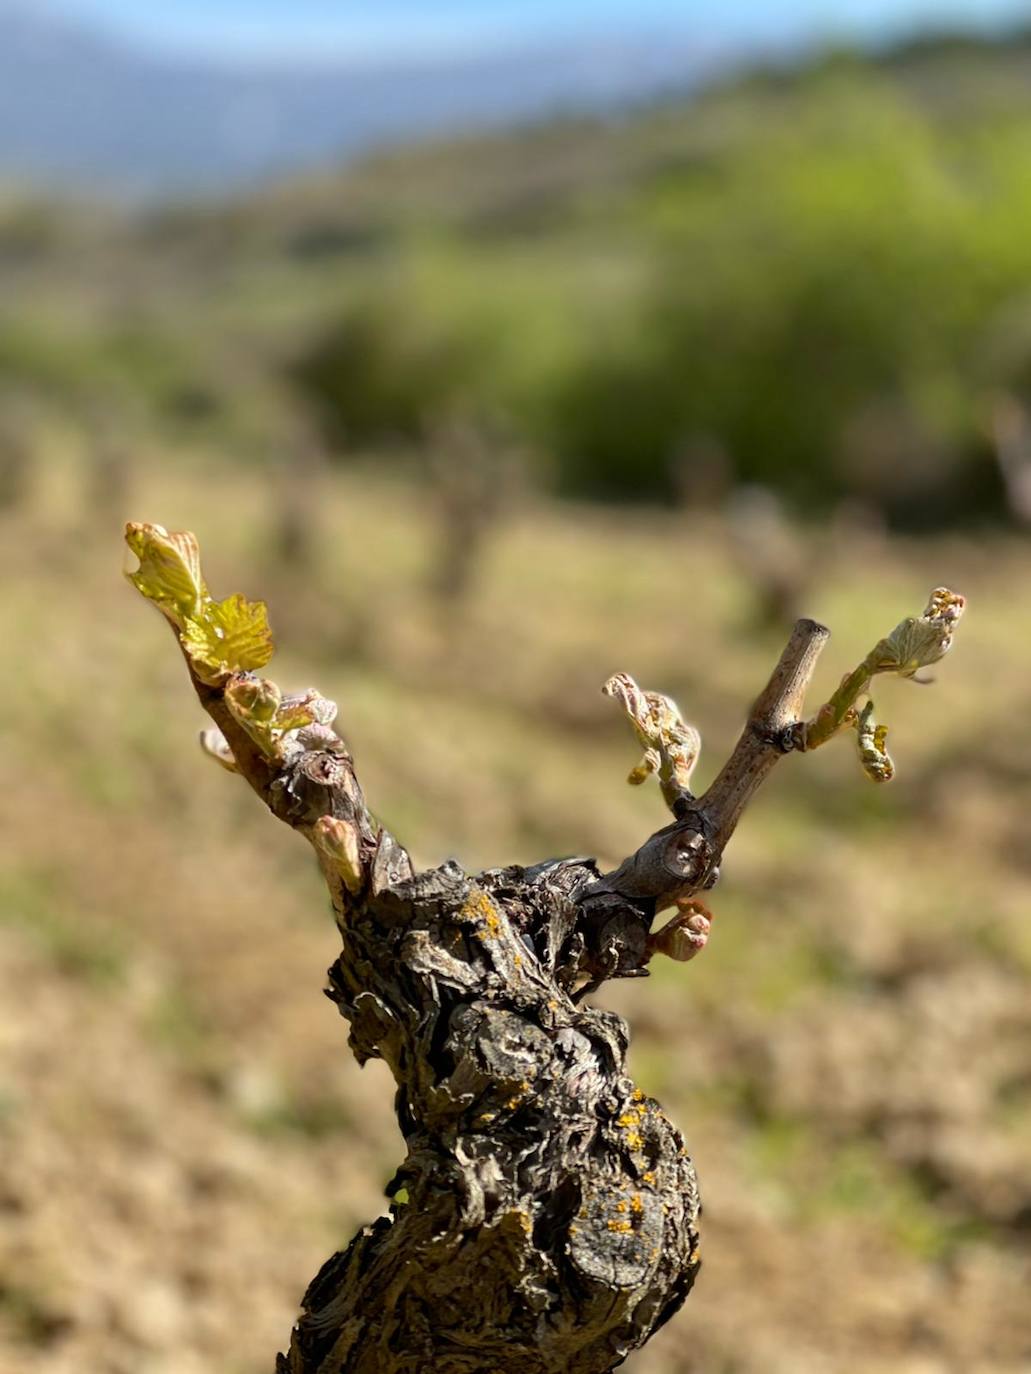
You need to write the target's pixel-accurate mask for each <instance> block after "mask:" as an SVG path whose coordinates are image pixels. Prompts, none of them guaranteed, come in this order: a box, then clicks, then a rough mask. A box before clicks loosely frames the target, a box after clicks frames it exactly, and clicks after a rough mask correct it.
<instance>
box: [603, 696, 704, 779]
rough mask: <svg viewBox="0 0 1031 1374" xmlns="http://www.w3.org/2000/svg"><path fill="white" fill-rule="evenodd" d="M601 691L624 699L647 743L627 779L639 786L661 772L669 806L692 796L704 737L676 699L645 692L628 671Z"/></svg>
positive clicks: (643, 740)
mask: <svg viewBox="0 0 1031 1374" xmlns="http://www.w3.org/2000/svg"><path fill="white" fill-rule="evenodd" d="M601 690H602V691H603V692H604V694H605V695H606V696H609V697H616V698H617V699H618V700H619V701H620V703H621V704H622V707H623V710H624V711H625V712H626V713H627V715H628V716H629V718H630V721H631V723H632V725H633V727H634V733H635V734H636V735H637V738H638V740H639V741H640V743H641V744H642V745H643V746H644V757H643V758H642V759H641V762H640V763H639V764H638V765H637V767H636V768H634V769H633V770H632V771H631V773H630V775H629V777H628V778H627V782H629V783H631V784H633V785H634V786H637V785H638V784H640V783H642V782H644V781H645V779H646V778H648V777H649V776H650V775H651V774H652V773H657V774H658V777H659V784H660V786H661V788H662V795H663V797H664V798H665V800H666V803H667V805H669V806H673V805H674V804H675V803H676V802H677V801H679V800H680V799H681V798H682V797H684V796H685V795H690V784H691V774H692V772H693V771H694V766H695V764H696V763H697V762H698V755H699V754H700V753H701V748H702V737H701V735H699V733H698V731H697V730H696V729H695V728H694V726H693V725H688V724H687V722H686V721H685V720H684V719H683V717H682V716H681V714H680V711H679V710H678V708H677V704H676V702H675V701H672V700H671V699H670V698H669V697H665V696H662V695H661V694H660V693H659V692H644V691H642V690H641V688H640V687H638V685H637V683H636V682H635V681H634V679H633V678H632V677H630V675H629V674H628V673H616V674H615V676H614V677H610V678H609V680H608V682H606V684H605V686H604V687H603V688H602V689H601Z"/></svg>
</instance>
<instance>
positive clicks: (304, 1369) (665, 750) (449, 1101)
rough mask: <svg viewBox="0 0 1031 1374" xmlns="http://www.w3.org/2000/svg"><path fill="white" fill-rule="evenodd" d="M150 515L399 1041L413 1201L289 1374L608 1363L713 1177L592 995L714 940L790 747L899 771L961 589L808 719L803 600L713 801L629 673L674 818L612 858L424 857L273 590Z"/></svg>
mask: <svg viewBox="0 0 1031 1374" xmlns="http://www.w3.org/2000/svg"><path fill="white" fill-rule="evenodd" d="M126 539H127V542H128V544H129V547H130V548H131V549H132V551H133V552H134V553H135V554H136V555H137V557H138V558H139V564H140V566H139V570H138V571H137V572H135V573H132V574H130V578H131V580H132V582H133V583H134V584H135V586H136V587H137V589H138V590H139V591H140V592H141V593H142V594H143V595H144V596H145V597H147V598H148V599H149V600H150V601H152V602H154V603H155V605H156V606H157V607H158V608H159V609H160V610H161V611H162V612H163V614H164V615H165V617H166V619H167V620H168V621H169V622H170V624H171V625H172V627H173V629H174V631H175V633H176V637H177V640H178V642H179V645H180V648H181V650H182V652H183V656H184V658H185V661H186V665H187V668H188V670H189V673H190V677H191V680H192V682H193V685H194V688H195V690H196V692H197V695H198V697H199V699H200V702H201V705H202V706H203V707H204V709H205V710H206V711H207V713H208V715H209V716H210V717H211V720H212V722H213V727H212V728H210V729H208V730H207V731H205V732H204V735H203V737H202V742H203V744H204V747H205V749H206V751H207V752H208V753H209V754H211V755H212V756H213V757H214V758H215V759H216V760H217V761H218V762H219V763H220V764H222V766H223V767H225V768H227V769H228V770H229V771H231V772H234V773H238V774H240V775H241V776H242V777H243V778H244V779H245V781H246V782H247V783H249V784H250V786H251V787H252V788H253V789H254V791H255V792H256V793H257V794H258V796H259V797H260V798H261V799H262V800H263V801H264V802H265V804H266V805H267V806H268V808H269V810H270V811H271V812H272V813H273V815H275V816H276V817H278V818H279V819H280V820H282V821H284V822H286V824H287V825H289V826H290V827H291V828H292V829H294V830H296V831H298V832H299V833H300V834H301V835H303V836H304V837H305V838H306V839H307V840H308V841H309V842H310V843H311V844H312V846H313V847H314V850H315V853H316V855H317V857H318V861H319V864H320V865H321V868H322V872H323V874H324V875H325V878H326V882H327V884H328V886H329V891H330V895H331V897H332V901H333V908H334V911H335V913H336V921H337V926H338V928H339V931H340V936H341V943H342V949H341V953H340V957H339V958H338V959H337V960H336V962H335V963H334V965H333V967H332V968H331V969H330V971H329V987H328V989H327V992H328V995H329V996H330V997H331V998H332V1000H333V1001H334V1002H335V1003H336V1005H337V1006H338V1007H339V1009H340V1012H341V1014H342V1015H343V1016H344V1017H345V1018H346V1020H347V1021H348V1022H349V1023H350V1036H349V1044H350V1046H351V1049H352V1051H353V1053H354V1054H355V1056H356V1058H357V1059H358V1062H359V1063H364V1062H365V1061H366V1060H368V1059H371V1058H374V1057H377V1058H381V1059H383V1060H384V1061H385V1062H386V1064H387V1065H388V1066H389V1067H390V1069H391V1071H392V1073H393V1075H394V1078H395V1080H396V1082H397V1097H396V1109H397V1116H398V1121H399V1123H400V1127H401V1131H402V1134H403V1136H404V1139H405V1142H406V1145H407V1150H408V1153H407V1157H406V1158H405V1160H404V1162H403V1163H402V1164H401V1166H400V1168H399V1169H398V1171H397V1173H396V1175H395V1177H394V1179H393V1181H392V1183H391V1184H390V1185H389V1188H388V1193H389V1195H390V1196H391V1199H392V1201H391V1207H390V1213H389V1215H387V1216H381V1217H379V1218H378V1219H377V1220H376V1221H374V1222H373V1223H372V1224H371V1225H368V1226H365V1227H363V1228H362V1230H361V1231H360V1232H359V1233H358V1235H357V1236H355V1238H354V1240H353V1241H352V1242H351V1244H350V1246H349V1247H348V1248H347V1250H345V1251H343V1252H342V1253H340V1254H336V1255H334V1256H332V1258H330V1259H329V1260H327V1262H326V1263H325V1265H323V1267H322V1269H321V1271H320V1272H319V1273H318V1274H317V1275H316V1277H315V1278H314V1279H313V1281H312V1283H311V1284H310V1286H309V1288H308V1291H307V1293H306V1294H305V1296H304V1300H303V1308H302V1315H301V1317H300V1319H299V1321H298V1322H297V1324H296V1326H295V1327H294V1330H293V1332H292V1335H291V1340H290V1348H289V1351H288V1352H287V1353H286V1354H281V1355H279V1357H278V1359H277V1361H276V1370H277V1374H425V1372H426V1371H428V1370H434V1371H436V1374H517V1372H518V1374H607V1371H610V1370H612V1369H615V1368H616V1367H617V1366H618V1365H619V1364H621V1363H622V1362H623V1360H624V1359H625V1358H626V1356H627V1355H628V1354H629V1353H630V1352H632V1351H634V1350H636V1349H638V1348H640V1347H641V1346H642V1345H644V1344H645V1342H646V1341H647V1340H648V1339H649V1338H650V1337H651V1336H652V1335H653V1334H654V1333H655V1332H656V1331H657V1330H658V1329H659V1327H661V1326H662V1325H663V1324H664V1323H665V1322H667V1321H668V1320H669V1318H670V1317H671V1316H672V1315H673V1314H674V1313H675V1312H676V1311H677V1309H678V1308H679V1307H680V1305H681V1304H682V1303H683V1301H684V1299H685V1298H686V1297H687V1295H688V1293H689V1292H690V1290H691V1286H692V1284H693V1282H694V1279H695V1275H696V1274H697V1272H698V1266H699V1247H698V1232H697V1229H696V1222H697V1218H698V1186H697V1181H696V1178H695V1172H694V1168H693V1167H692V1164H691V1160H690V1158H689V1157H688V1154H687V1150H686V1149H685V1146H684V1142H683V1139H682V1137H681V1135H680V1133H679V1131H678V1130H677V1129H676V1128H675V1127H674V1126H673V1125H672V1123H671V1122H670V1121H669V1120H668V1119H667V1118H666V1117H665V1115H664V1114H663V1112H662V1109H661V1108H660V1106H659V1104H658V1103H657V1102H655V1101H653V1100H652V1099H651V1098H647V1097H645V1096H644V1094H643V1093H642V1092H641V1091H640V1090H639V1089H638V1088H637V1087H635V1085H634V1083H633V1082H632V1081H631V1079H630V1078H629V1077H628V1076H627V1074H626V1072H625V1062H626V1052H627V1047H628V1043H629V1031H628V1028H627V1025H626V1023H625V1022H624V1021H623V1020H622V1019H621V1018H620V1017H618V1016H616V1015H613V1014H612V1013H610V1012H606V1011H603V1010H600V1009H598V1008H596V1007H592V1006H589V1005H585V1003H584V1000H583V999H584V996H585V994H587V993H589V992H591V991H593V990H594V989H596V988H597V987H599V986H600V985H601V984H602V983H603V982H604V981H605V980H606V979H608V978H628V977H640V976H643V975H646V974H647V971H648V968H647V966H648V963H649V961H650V960H651V959H652V958H654V957H655V956H657V955H665V956H668V957H671V958H673V959H677V960H681V961H683V960H688V959H691V958H693V957H694V956H695V955H696V954H697V953H698V952H699V951H700V950H701V949H702V948H703V947H704V945H705V943H706V940H707V938H708V934H709V913H708V911H707V910H706V908H705V906H704V905H703V904H702V903H701V902H700V901H699V900H698V896H697V894H698V893H699V892H701V891H703V890H704V889H706V888H709V887H711V886H712V885H713V884H714V883H715V881H716V880H717V878H718V875H719V863H720V859H721V856H722V853H723V850H724V848H725V846H726V844H727V842H728V841H729V839H730V837H731V835H732V834H733V831H734V828H735V826H736V825H737V822H738V820H739V818H740V816H741V813H742V811H743V810H744V808H745V806H746V805H747V803H748V800H749V798H750V797H751V796H752V794H753V793H754V792H755V790H756V789H757V788H758V787H759V785H760V784H761V782H762V781H763V779H764V778H765V777H766V775H767V774H768V773H769V771H770V770H771V769H772V767H773V766H774V764H775V763H776V762H777V761H778V759H780V758H782V757H783V756H784V755H785V754H789V753H793V752H806V751H807V750H811V749H814V748H817V747H818V746H819V745H821V744H823V743H825V742H826V741H827V740H829V739H831V738H832V737H833V736H835V735H837V734H839V733H841V732H844V731H851V732H853V733H854V736H855V740H856V743H857V746H858V751H859V757H860V761H861V763H862V765H863V768H864V769H865V771H866V772H867V774H868V776H869V777H871V778H872V779H873V780H875V781H878V782H882V781H886V780H887V779H888V778H890V777H891V775H892V772H893V765H892V762H891V759H890V757H889V755H888V754H887V751H886V748H885V736H886V731H885V728H884V726H883V725H878V724H877V723H876V722H875V720H874V715H873V705H872V702H871V701H870V700H869V690H870V685H871V682H872V679H873V678H874V677H876V676H879V675H882V674H889V673H891V674H896V675H899V676H902V677H909V678H912V677H914V676H915V674H916V673H917V672H918V671H919V670H920V669H921V668H923V667H924V666H926V665H928V664H930V663H934V662H936V661H937V660H938V659H940V658H941V657H942V656H943V654H944V653H945V652H946V651H947V650H948V648H949V646H950V644H951V641H952V635H953V630H954V628H955V624H956V622H957V620H958V619H959V616H960V615H961V613H962V611H963V606H964V602H963V598H962V597H960V596H957V595H956V594H955V593H953V592H950V591H948V590H946V589H944V588H938V589H936V590H935V591H934V592H933V593H932V594H931V598H930V602H929V604H928V606H927V608H926V610H925V611H924V613H923V614H922V615H921V616H919V617H911V618H909V619H906V620H904V621H902V623H901V624H900V625H898V626H897V627H896V629H895V630H893V631H892V633H891V634H890V635H888V636H886V637H885V638H884V639H882V640H880V641H879V642H878V643H877V644H876V645H875V647H874V648H873V649H872V650H871V652H870V654H868V655H867V657H866V658H865V659H864V660H863V662H862V663H861V664H860V665H859V666H858V667H857V668H856V669H855V670H854V671H853V672H851V673H849V674H848V675H847V676H846V677H845V678H844V679H843V680H842V683H841V686H840V687H839V688H838V690H837V691H836V692H835V693H834V695H833V696H832V697H831V698H830V700H829V701H828V702H827V703H826V704H825V705H824V706H822V707H821V708H820V709H819V711H817V712H816V714H815V715H814V716H812V717H811V718H810V719H806V718H805V716H804V714H803V702H804V696H805V691H806V687H807V685H808V683H809V680H810V678H811V676H812V672H813V668H814V666H815V663H816V659H817V656H818V655H819V653H820V650H821V649H822V648H823V645H824V643H825V642H826V640H827V637H828V631H827V630H826V629H824V628H823V626H821V625H818V624H816V623H815V622H814V621H811V620H801V621H799V622H798V624H797V625H796V626H795V629H794V631H793V633H792V635H791V638H790V640H789V642H788V644H787V646H786V648H785V649H784V652H783V654H782V655H781V658H780V661H779V663H778V664H777V665H776V667H775V668H774V670H773V674H772V676H771V677H770V680H769V682H768V683H767V685H766V687H765V688H764V689H763V691H762V692H761V694H760V695H759V698H758V700H757V701H756V702H755V704H754V706H753V707H752V709H751V712H750V714H749V717H748V720H747V723H746V725H745V728H744V731H743V733H742V735H741V738H740V739H739V740H738V743H737V745H736V747H735V749H734V751H733V753H732V754H731V756H730V758H729V760H728V761H727V763H726V765H725V766H724V768H723V769H722V771H721V772H720V774H719V776H718V777H717V778H716V780H715V781H714V782H713V784H712V785H711V787H710V788H709V789H708V790H707V791H706V792H705V793H704V794H703V795H702V796H701V797H695V796H694V795H693V794H692V792H691V790H690V780H691V773H692V770H693V768H694V765H695V763H696V762H697V758H698V753H699V748H700V739H699V736H698V733H697V731H696V730H694V729H693V728H692V727H691V726H689V725H687V724H686V723H685V722H684V721H683V720H682V719H681V717H680V714H679V712H678V711H677V708H676V706H675V705H674V703H673V702H671V701H670V700H669V699H668V698H666V697H663V696H660V695H658V694H657V693H653V692H644V691H642V690H641V689H640V688H639V687H638V686H637V684H636V683H635V682H634V681H633V679H632V678H630V677H628V676H626V675H625V674H619V675H617V676H616V677H614V678H612V679H611V680H610V681H609V682H608V683H607V684H606V686H605V691H606V692H607V693H608V694H609V695H611V696H614V697H615V698H617V700H618V701H619V702H620V703H621V704H622V706H623V708H624V710H625V711H626V713H627V715H628V716H629V718H630V720H631V723H632V725H633V728H634V730H635V732H636V734H637V737H638V739H639V741H640V743H641V745H642V746H643V748H644V757H643V759H642V761H641V763H640V764H639V765H638V766H637V767H636V768H635V769H634V771H633V772H632V773H631V774H630V779H629V780H630V781H631V782H633V783H640V782H643V781H644V780H645V779H646V778H647V777H649V776H650V775H651V774H653V773H654V774H656V775H657V778H658V781H659V784H660V786H661V788H662V793H663V796H664V798H665V800H666V802H667V804H668V806H669V808H670V810H671V811H672V814H673V821H672V823H671V824H669V825H667V826H666V827H665V828H664V829H662V830H660V831H658V832H657V833H656V834H654V835H652V836H651V837H650V838H649V839H647V840H646V841H645V842H644V844H643V845H642V846H641V847H640V848H639V849H638V850H637V851H636V852H635V853H634V854H632V855H630V856H629V857H628V858H627V859H626V860H625V861H624V862H623V863H622V864H621V865H620V866H619V867H618V868H617V869H616V870H615V871H613V872H611V873H602V872H601V871H600V870H599V869H598V867H597V866H596V864H595V863H594V861H593V860H590V859H558V860H551V861H547V862H544V863H540V864H537V865H535V866H534V867H532V868H520V867H516V866H511V867H508V868H498V869H491V870H489V871H488V872H485V873H481V874H478V875H476V876H470V875H468V874H466V873H465V872H464V871H463V870H462V869H461V867H460V866H459V865H458V864H457V863H455V862H448V863H445V864H443V865H442V866H441V867H439V868H435V869H430V870H428V871H426V872H422V873H415V872H414V871H413V867H412V863H411V860H410V859H409V856H408V854H407V852H406V850H405V849H404V848H403V846H402V845H401V844H400V843H399V842H398V840H396V839H395V838H394V836H393V835H391V834H390V832H389V831H388V830H386V829H385V828H384V827H383V826H382V825H380V824H379V823H378V822H377V821H376V820H375V818H374V817H373V815H372V813H371V812H370V811H369V809H368V807H367V806H366V802H365V798H364V796H363V794H362V790H361V787H360V785H359V783H358V779H357V776H356V774H355V769H354V761H353V759H352V757H351V754H350V752H349V751H348V748H347V745H346V744H345V743H344V741H343V739H342V738H341V737H340V736H339V735H338V734H337V733H336V731H335V730H334V728H333V722H334V720H335V717H336V706H335V705H334V704H333V703H332V702H330V701H327V700H326V699H325V698H324V697H322V696H321V695H320V694H319V693H318V692H317V691H315V690H309V691H306V692H302V693H299V694H295V695H284V694H283V693H282V692H281V691H280V689H279V688H278V687H277V686H276V685H275V684H274V683H273V682H270V681H268V680H267V679H265V678H263V677H261V676H260V675H259V674H260V670H262V669H263V668H265V666H266V665H267V664H268V662H269V660H270V659H271V657H272V651H273V644H272V636H271V632H270V629H269V625H268V619H267V615H266V611H265V607H264V605H263V604H262V603H260V602H248V601H246V600H245V599H244V598H243V597H241V596H231V597H229V598H227V599H226V600H224V601H216V600H214V599H213V598H212V597H211V596H210V595H209V593H208V590H207V587H206V586H205V583H204V580H203V578H202V576H201V570H200V556H199V550H198V546H197V541H196V539H195V538H194V536H193V535H192V534H189V533H185V532H182V533H172V534H169V533H168V532H167V531H166V530H165V529H163V528H162V527H161V526H160V525H143V524H131V525H129V526H128V527H127V531H126ZM668 911H672V913H673V914H672V916H671V918H670V919H668V920H667V921H666V922H665V924H663V925H661V926H660V928H659V929H657V930H653V925H654V923H655V921H656V918H657V917H658V916H659V915H660V913H663V912H668Z"/></svg>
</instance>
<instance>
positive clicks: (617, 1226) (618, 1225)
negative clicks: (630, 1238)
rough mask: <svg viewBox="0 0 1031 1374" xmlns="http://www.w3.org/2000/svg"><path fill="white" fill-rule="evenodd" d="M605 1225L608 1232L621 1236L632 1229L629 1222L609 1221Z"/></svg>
mask: <svg viewBox="0 0 1031 1374" xmlns="http://www.w3.org/2000/svg"><path fill="white" fill-rule="evenodd" d="M606 1225H607V1226H608V1229H609V1230H610V1231H619V1232H620V1233H622V1234H625V1233H626V1232H628V1231H632V1230H633V1229H634V1228H633V1227H632V1226H631V1225H630V1223H629V1221H610V1222H607V1223H606Z"/></svg>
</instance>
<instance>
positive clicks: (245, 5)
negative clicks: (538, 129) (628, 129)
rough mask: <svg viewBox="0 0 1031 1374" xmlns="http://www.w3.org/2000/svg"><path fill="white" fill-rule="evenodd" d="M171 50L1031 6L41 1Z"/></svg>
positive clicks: (439, 46) (473, 43)
mask: <svg viewBox="0 0 1031 1374" xmlns="http://www.w3.org/2000/svg"><path fill="white" fill-rule="evenodd" d="M45 3H46V4H47V5H48V7H49V8H50V9H52V10H53V11H55V12H57V13H63V14H68V15H73V16H75V17H77V18H82V19H87V20H93V21H100V22H102V23H103V24H104V25H105V27H106V28H108V29H115V30H117V31H120V32H123V33H125V34H127V35H129V36H130V37H132V38H134V39H137V40H140V39H142V40H143V41H144V42H146V43H148V44H153V45H156V46H159V47H161V48H164V49H166V50H167V49H177V50H188V51H193V52H198V51H200V52H206V53H208V54H210V55H212V56H216V55H217V56H229V57H236V58H246V57H249V56H252V55H257V56H261V57H272V56H287V55H291V56H292V55H298V54H301V55H306V56H323V57H337V56H341V55H344V56H346V55H351V56H354V57H360V58H371V59H377V58H382V57H395V58H396V57H405V58H407V57H411V56H413V55H426V56H430V55H436V54H443V53H452V52H469V51H475V50H483V49H486V48H491V47H498V46H507V45H510V44H512V43H513V42H519V41H533V40H535V39H537V38H540V37H546V36H548V35H549V34H563V33H564V34H568V33H570V32H576V33H579V34H582V33H583V32H584V31H585V30H588V31H594V32H597V33H598V34H599V36H600V35H604V34H612V33H613V32H619V31H641V30H642V29H655V28H670V27H672V28H675V29H677V30H679V31H681V32H683V33H685V34H687V35H688V36H691V35H695V36H698V37H700V38H701V39H703V40H704V39H714V40H716V41H721V42H722V41H725V40H727V39H737V40H743V41H747V40H748V39H749V38H752V39H755V38H778V37H781V38H783V37H795V36H813V37H821V36H824V35H832V34H845V35H847V34H850V33H852V34H857V33H858V34H871V33H873V34H876V33H883V32H886V31H891V30H893V29H894V30H898V29H908V28H911V27H914V26H916V25H918V24H920V23H926V22H931V23H935V22H937V23H939V24H944V23H950V22H951V23H968V24H992V23H998V22H1006V21H1007V20H1010V19H1014V18H1019V17H1021V16H1026V17H1028V18H1029V19H1031V0H1022V3H1015V2H1014V0H722V3H721V4H719V5H715V4H714V3H713V0H704V3H696V0H679V3H677V2H676V0H441V2H440V3H433V0H157V2H156V3H154V2H153V0H45Z"/></svg>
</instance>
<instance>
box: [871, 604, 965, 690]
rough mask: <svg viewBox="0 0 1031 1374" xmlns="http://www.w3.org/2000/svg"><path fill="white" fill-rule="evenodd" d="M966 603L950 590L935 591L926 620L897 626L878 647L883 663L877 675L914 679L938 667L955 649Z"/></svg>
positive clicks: (879, 665)
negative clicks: (957, 626)
mask: <svg viewBox="0 0 1031 1374" xmlns="http://www.w3.org/2000/svg"><path fill="white" fill-rule="evenodd" d="M965 608H966V601H965V599H964V598H963V597H962V596H959V595H958V594H957V593H956V592H950V591H949V589H948V588H947V587H935V589H934V591H933V592H932V593H931V596H930V600H929V601H928V603H927V607H926V609H925V611H924V613H923V615H922V616H920V617H919V619H917V618H914V617H913V616H910V617H909V618H908V619H906V620H903V621H902V622H901V624H899V625H896V626H895V628H894V630H892V632H891V634H890V635H888V637H887V638H886V639H883V640H881V643H880V644H879V645H878V646H877V650H875V653H877V652H878V651H883V652H882V653H881V654H880V660H881V661H880V663H879V664H878V667H877V669H876V671H877V672H889V673H890V672H894V673H900V674H901V675H902V676H903V677H912V676H913V674H914V673H915V672H917V671H918V670H919V669H920V668H926V667H928V666H929V665H930V664H932V663H937V662H938V660H939V659H940V658H943V657H944V656H945V654H947V653H948V651H949V649H950V648H951V647H952V637H953V635H954V633H955V630H956V623H957V621H958V620H959V618H960V616H961V615H962V614H963V611H964V610H965Z"/></svg>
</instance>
